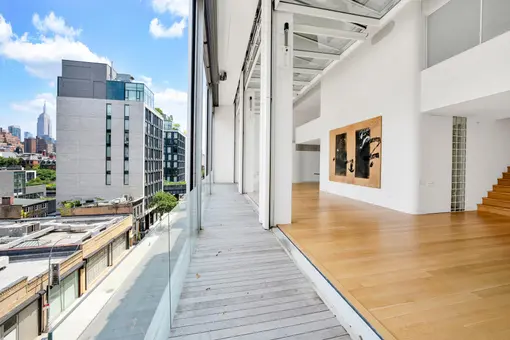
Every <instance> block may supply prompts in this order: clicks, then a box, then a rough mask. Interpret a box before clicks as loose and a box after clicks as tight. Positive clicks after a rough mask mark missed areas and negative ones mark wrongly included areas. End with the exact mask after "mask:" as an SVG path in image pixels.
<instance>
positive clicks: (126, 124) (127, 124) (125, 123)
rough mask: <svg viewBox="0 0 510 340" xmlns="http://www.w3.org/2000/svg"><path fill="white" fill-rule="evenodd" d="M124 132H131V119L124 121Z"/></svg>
mask: <svg viewBox="0 0 510 340" xmlns="http://www.w3.org/2000/svg"><path fill="white" fill-rule="evenodd" d="M124 131H129V119H124Z"/></svg>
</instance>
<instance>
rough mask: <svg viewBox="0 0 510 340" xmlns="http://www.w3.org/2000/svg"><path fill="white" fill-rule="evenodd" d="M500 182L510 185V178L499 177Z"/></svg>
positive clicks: (500, 183)
mask: <svg viewBox="0 0 510 340" xmlns="http://www.w3.org/2000/svg"><path fill="white" fill-rule="evenodd" d="M498 184H499V185H508V186H510V179H504V178H498Z"/></svg>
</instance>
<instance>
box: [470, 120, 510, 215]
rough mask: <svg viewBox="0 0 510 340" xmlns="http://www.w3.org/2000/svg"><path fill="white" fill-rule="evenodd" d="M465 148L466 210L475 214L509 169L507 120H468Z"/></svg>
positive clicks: (509, 141) (509, 126) (509, 142)
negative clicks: (483, 198) (478, 205)
mask: <svg viewBox="0 0 510 340" xmlns="http://www.w3.org/2000/svg"><path fill="white" fill-rule="evenodd" d="M466 144H467V152H466V210H476V209H477V204H479V203H482V197H487V192H488V191H490V190H492V186H493V185H494V184H497V179H498V178H500V177H501V174H502V173H503V172H505V171H506V169H507V166H509V165H510V152H508V146H509V145H510V119H504V120H483V119H480V118H476V117H469V118H468V120H467V137H466Z"/></svg>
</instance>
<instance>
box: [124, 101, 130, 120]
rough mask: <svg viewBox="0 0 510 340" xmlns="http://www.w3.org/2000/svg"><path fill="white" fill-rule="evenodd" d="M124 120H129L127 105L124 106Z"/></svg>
mask: <svg viewBox="0 0 510 340" xmlns="http://www.w3.org/2000/svg"><path fill="white" fill-rule="evenodd" d="M124 118H129V105H127V104H126V105H124Z"/></svg>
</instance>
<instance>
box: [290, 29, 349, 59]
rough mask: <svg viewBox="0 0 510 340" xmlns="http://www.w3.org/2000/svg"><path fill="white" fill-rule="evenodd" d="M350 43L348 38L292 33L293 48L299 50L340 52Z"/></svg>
mask: <svg viewBox="0 0 510 340" xmlns="http://www.w3.org/2000/svg"><path fill="white" fill-rule="evenodd" d="M351 43H352V41H351V40H349V39H340V38H332V37H323V36H317V35H313V34H304V33H294V49H296V50H301V51H312V52H324V53H332V54H341V53H342V52H343V51H345V50H346V48H347V47H348V46H350V45H351Z"/></svg>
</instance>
